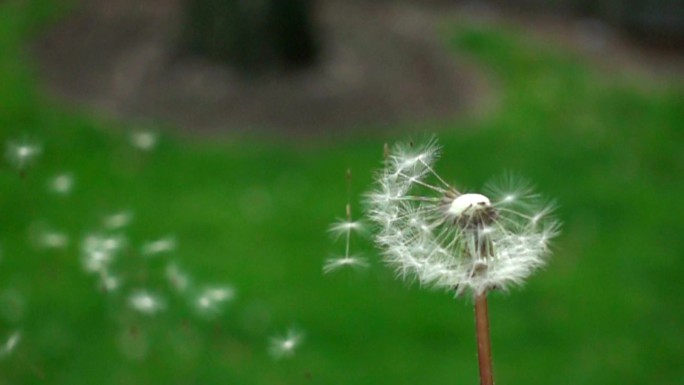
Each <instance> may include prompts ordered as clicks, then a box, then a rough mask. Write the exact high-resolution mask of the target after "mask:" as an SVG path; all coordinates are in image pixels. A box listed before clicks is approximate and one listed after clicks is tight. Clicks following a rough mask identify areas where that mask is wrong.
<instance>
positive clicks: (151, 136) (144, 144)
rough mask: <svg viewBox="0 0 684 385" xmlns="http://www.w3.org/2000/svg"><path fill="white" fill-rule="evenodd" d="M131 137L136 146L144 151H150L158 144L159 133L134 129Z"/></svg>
mask: <svg viewBox="0 0 684 385" xmlns="http://www.w3.org/2000/svg"><path fill="white" fill-rule="evenodd" d="M130 139H131V144H132V145H133V146H134V147H136V148H138V149H140V150H142V151H150V150H152V149H154V147H155V146H156V145H157V139H158V135H157V134H156V133H154V132H152V131H134V132H132V133H131V137H130Z"/></svg>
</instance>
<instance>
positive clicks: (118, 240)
mask: <svg viewBox="0 0 684 385" xmlns="http://www.w3.org/2000/svg"><path fill="white" fill-rule="evenodd" d="M125 244H126V240H125V239H124V238H123V237H120V236H104V235H98V234H91V235H88V236H86V237H85V238H84V239H83V242H82V244H81V253H82V256H81V262H82V265H83V268H84V269H85V270H86V271H87V272H90V273H93V272H101V271H104V270H107V268H108V267H109V266H110V265H111V263H112V262H113V261H114V259H115V258H116V256H117V255H118V253H119V252H120V251H121V250H122V249H123V247H124V246H125Z"/></svg>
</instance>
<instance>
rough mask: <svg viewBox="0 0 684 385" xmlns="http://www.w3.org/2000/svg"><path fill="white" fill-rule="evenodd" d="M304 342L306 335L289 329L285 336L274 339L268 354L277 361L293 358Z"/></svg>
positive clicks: (271, 341)
mask: <svg viewBox="0 0 684 385" xmlns="http://www.w3.org/2000/svg"><path fill="white" fill-rule="evenodd" d="M303 340H304V334H303V333H302V332H301V331H299V330H297V329H289V330H288V331H287V332H286V333H285V334H284V335H279V336H275V337H272V338H271V340H270V344H269V348H268V352H269V354H271V357H273V358H275V359H281V358H287V357H292V356H293V355H294V354H295V352H296V350H297V349H298V348H299V346H300V345H301V343H302V342H303Z"/></svg>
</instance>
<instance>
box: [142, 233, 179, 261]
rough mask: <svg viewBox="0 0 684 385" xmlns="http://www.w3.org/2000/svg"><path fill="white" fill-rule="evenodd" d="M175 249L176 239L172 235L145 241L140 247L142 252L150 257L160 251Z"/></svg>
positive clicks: (166, 251)
mask: <svg viewBox="0 0 684 385" xmlns="http://www.w3.org/2000/svg"><path fill="white" fill-rule="evenodd" d="M175 249H176V239H175V238H174V237H172V236H168V237H164V238H162V239H158V240H156V241H151V242H147V243H145V244H144V245H143V247H142V254H143V255H145V256H148V257H152V256H155V255H158V254H162V253H168V252H170V251H173V250H175Z"/></svg>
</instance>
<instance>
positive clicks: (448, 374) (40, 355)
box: [0, 1, 684, 385]
mask: <svg viewBox="0 0 684 385" xmlns="http://www.w3.org/2000/svg"><path fill="white" fill-rule="evenodd" d="M60 12H61V10H60V9H59V8H58V7H54V4H53V3H51V2H46V1H24V2H22V1H10V2H6V3H3V4H2V5H0V144H2V145H3V146H4V144H5V143H6V142H7V141H8V140H13V139H17V138H18V139H21V138H25V137H28V138H31V139H34V140H37V141H39V142H40V143H41V144H42V146H43V153H42V154H41V156H40V158H39V159H38V161H37V162H36V164H35V165H34V167H31V168H30V169H29V170H28V172H27V174H26V177H25V178H20V176H19V173H18V172H17V171H16V170H15V169H14V168H12V167H10V165H9V164H8V163H7V162H5V161H4V160H3V163H2V164H1V166H0V249H1V252H2V255H1V257H0V338H2V339H4V338H5V336H6V335H8V334H9V333H10V332H11V331H12V330H15V329H20V330H21V331H22V337H23V338H22V340H21V342H20V344H19V345H18V347H17V349H16V351H15V352H14V353H13V354H12V355H10V356H8V357H5V358H3V359H2V360H0V384H34V383H35V384H46V383H47V384H259V385H261V384H263V385H267V384H268V385H273V384H306V383H312V384H314V383H315V384H358V385H365V384H367V385H378V384H393V385H400V384H412V385H415V384H475V383H477V381H478V380H477V360H476V350H475V337H474V326H473V313H472V308H471V303H468V302H467V301H463V300H459V301H455V300H454V299H453V298H452V297H451V295H449V294H446V293H443V292H435V291H430V290H423V289H421V288H419V287H417V286H416V285H407V284H405V283H402V282H400V281H397V280H395V279H394V277H393V273H392V271H390V270H389V269H387V268H385V267H384V266H382V264H381V263H380V262H379V258H378V257H377V254H376V253H375V252H374V251H373V250H372V248H371V247H370V243H369V242H368V241H361V242H357V243H356V244H354V245H353V247H354V249H355V250H357V251H359V252H363V253H364V254H365V255H366V256H367V257H368V258H369V259H370V260H371V261H372V264H371V267H370V269H368V270H367V271H363V272H360V273H359V272H351V271H342V272H338V273H335V274H331V275H328V276H323V275H322V273H321V267H322V264H323V261H324V260H325V258H326V257H328V256H329V255H330V254H331V253H336V252H339V251H341V250H342V247H343V245H342V244H337V243H335V242H333V241H332V240H331V239H330V238H329V237H328V235H327V234H326V228H327V226H328V224H329V223H330V222H331V221H332V220H333V219H335V218H336V217H340V216H342V215H343V214H344V205H345V203H346V202H347V194H346V187H345V185H346V183H345V178H344V172H345V170H346V168H347V167H350V168H351V169H352V170H353V172H354V182H353V190H354V192H355V195H358V193H361V192H363V191H364V190H365V189H366V188H367V187H368V186H369V185H370V182H371V176H372V172H373V170H375V169H376V168H377V167H378V166H379V165H380V160H381V156H382V144H383V143H384V141H403V140H406V139H407V138H408V135H406V134H405V132H406V130H407V129H406V127H401V128H400V129H401V131H400V132H401V134H397V135H396V136H392V137H389V136H388V135H386V134H384V136H385V137H384V138H383V137H382V136H383V135H375V136H374V137H372V138H358V139H354V140H351V139H350V140H346V141H344V142H340V143H331V142H326V143H321V144H318V145H307V146H293V145H292V144H291V143H282V144H277V143H273V142H271V143H262V142H259V141H257V140H255V139H240V138H232V139H231V140H226V141H225V142H220V141H215V140H211V141H209V140H206V139H201V138H197V139H192V140H189V139H188V138H180V137H176V136H174V135H173V134H170V133H166V132H165V133H164V134H163V135H162V136H161V138H160V141H159V144H158V146H157V147H156V148H155V150H154V151H151V152H149V153H144V152H140V151H136V150H134V149H133V148H132V147H131V146H130V143H129V140H128V133H129V132H130V131H131V130H136V129H156V130H158V129H160V128H159V127H151V126H149V127H141V126H132V125H126V124H125V123H121V122H112V121H103V120H102V119H101V118H98V117H97V116H96V115H89V114H87V113H85V112H83V111H81V112H73V111H69V110H68V109H67V108H66V107H63V106H59V105H57V103H55V102H54V101H50V100H48V98H47V97H45V96H44V95H43V94H42V93H41V92H40V91H39V87H38V84H37V77H36V76H35V74H34V71H33V68H32V65H31V61H30V58H29V57H28V55H27V54H26V53H25V50H24V44H25V42H26V40H27V39H28V38H29V37H30V34H31V33H33V31H35V30H36V29H37V28H39V27H40V26H43V25H45V24H46V23H49V22H50V21H52V20H54V18H55V17H56V16H55V15H58V14H59V13H60ZM453 24H454V25H450V26H448V28H446V29H445V31H446V33H445V41H446V42H447V44H446V46H447V47H448V49H450V50H453V51H454V52H458V53H459V54H467V55H468V56H469V57H470V58H471V59H472V60H473V61H474V62H476V63H478V66H481V67H482V68H485V69H486V70H487V71H488V73H489V74H490V75H491V77H492V79H494V80H495V84H497V85H498V86H499V87H500V91H499V92H500V98H501V100H500V103H499V106H498V109H497V110H496V111H494V112H493V113H491V114H490V115H489V116H487V117H485V118H481V119H478V120H468V121H461V122H459V123H448V122H447V123H425V124H422V125H417V126H415V127H412V128H411V131H412V132H414V133H415V134H414V135H413V136H414V137H416V138H419V139H420V138H423V137H429V136H430V135H431V134H437V136H438V137H439V140H440V143H441V144H442V145H443V147H444V155H443V157H442V159H441V160H440V162H439V163H438V170H439V172H440V174H441V175H448V176H451V180H452V181H454V182H455V183H457V184H458V185H459V186H465V187H470V188H475V189H476V188H477V187H478V186H481V184H483V183H484V182H486V181H487V180H488V179H490V177H492V176H496V175H497V174H500V173H502V172H503V171H506V170H509V171H516V172H518V173H520V174H523V175H525V176H527V177H528V178H530V179H531V180H533V181H535V183H536V185H537V186H538V190H540V191H542V192H544V193H545V194H547V195H548V196H550V197H555V198H557V200H558V202H559V203H560V210H559V212H558V215H559V216H560V217H561V219H562V220H563V222H564V231H563V234H562V236H561V237H560V238H559V239H558V241H557V242H556V246H555V249H556V251H555V254H554V257H553V259H552V260H551V263H550V264H549V266H548V267H547V268H546V269H545V271H543V272H541V273H538V274H537V275H535V276H533V277H532V278H531V279H530V281H529V283H528V284H527V285H526V286H525V287H524V289H522V290H521V289H515V290H513V291H512V292H511V293H510V294H495V295H493V296H492V298H491V300H490V316H491V324H492V325H491V326H492V340H493V352H494V366H495V378H496V380H497V383H500V384H525V385H530V384H549V383H554V384H558V385H560V384H572V385H575V384H613V383H620V384H646V383H658V384H682V383H683V382H682V381H684V369H682V361H683V360H684V350H683V349H682V347H683V346H684V328H683V327H682V325H683V324H684V311H683V310H682V301H681V296H682V294H684V279H682V275H683V274H684V262H683V260H682V257H684V238H682V236H681V234H683V233H684V223H683V222H682V219H683V217H682V213H683V212H684V205H683V204H682V203H681V201H679V199H681V197H682V196H684V178H683V175H684V151H683V148H684V147H683V144H684V87H682V83H681V82H680V81H674V80H673V81H671V82H669V83H666V82H659V83H657V84H656V83H654V82H652V81H650V80H648V79H645V78H639V77H628V76H625V75H614V74H610V73H605V72H600V71H598V70H596V69H594V68H592V66H591V65H590V64H589V63H588V62H586V61H585V60H582V59H581V58H579V57H578V56H576V55H571V54H568V53H566V52H561V51H559V50H557V49H555V48H553V47H548V46H544V45H542V44H540V43H535V42H534V41H533V39H531V38H529V37H526V36H525V35H524V34H522V33H521V32H519V31H515V30H511V29H506V28H503V27H495V26H491V27H484V26H480V27H477V26H464V25H457V24H458V23H456V22H454V23H453ZM63 171H69V172H73V174H74V176H75V178H76V183H75V187H74V190H73V193H72V194H71V195H69V196H65V197H58V196H55V195H54V194H50V193H48V192H47V190H46V183H47V180H48V178H50V177H52V176H54V175H55V174H57V173H59V172H63ZM352 203H353V204H355V215H357V216H358V214H359V211H360V210H359V208H360V205H359V204H358V202H352ZM121 210H131V212H133V213H134V218H133V221H132V222H131V224H130V226H128V227H126V228H125V229H124V230H123V233H124V234H125V235H126V237H127V238H128V239H129V245H130V246H129V249H128V250H129V251H130V252H129V253H126V254H125V255H123V256H122V257H121V258H122V259H123V261H124V262H122V263H123V264H124V266H125V269H127V270H126V271H127V274H126V275H125V277H124V278H125V280H126V281H125V282H124V286H123V288H122V291H121V292H114V293H110V294H106V293H103V292H102V291H100V290H98V288H97V280H96V278H95V277H93V276H91V275H87V274H85V273H84V272H83V270H82V268H81V260H80V258H81V251H80V242H81V239H82V238H83V236H85V235H86V234H88V233H90V232H92V231H94V230H96V229H97V228H98V226H99V224H100V222H101V220H102V218H103V217H104V216H106V215H108V214H111V213H113V212H117V211H121ZM40 221H42V222H45V223H49V224H50V225H52V226H54V227H55V228H58V229H60V230H63V231H65V232H67V233H68V234H69V235H70V238H71V243H70V245H69V246H68V247H67V248H66V249H65V250H63V251H45V250H37V249H36V248H35V247H33V246H32V245H31V242H30V237H29V229H30V228H31V227H32V226H33V224H35V223H37V222H40ZM167 234H173V235H175V237H176V239H177V240H178V249H177V250H176V251H174V252H173V253H171V255H169V256H164V257H159V258H160V259H159V260H151V261H149V262H146V263H145V262H141V261H143V259H142V258H141V257H140V256H139V255H137V254H136V253H135V252H133V251H134V250H137V249H138V248H139V247H140V245H141V244H142V243H143V242H144V241H146V240H150V239H156V238H159V237H162V236H165V235H167ZM164 259H170V260H174V261H176V262H177V263H178V264H179V265H181V266H183V267H184V268H185V269H186V270H187V272H188V273H189V274H190V275H191V276H192V277H194V278H195V279H196V280H197V282H207V283H229V284H231V285H233V286H234V287H235V288H236V290H237V297H236V299H235V301H233V302H232V303H231V304H229V305H228V306H227V308H226V309H225V312H224V313H222V314H221V315H219V316H218V317H216V318H215V319H212V320H207V319H203V318H201V317H197V316H196V315H195V314H194V313H193V312H192V311H190V310H189V308H188V306H187V304H186V303H185V302H184V300H183V299H182V298H181V297H178V296H175V297H174V296H173V295H172V294H171V291H170V290H169V289H168V288H166V289H165V286H164V285H162V284H161V283H160V282H158V281H159V275H160V274H162V271H161V270H162V269H163V264H164V262H165V261H164ZM136 285H137V286H136ZM154 285H157V287H159V288H160V289H159V291H160V292H162V293H163V294H164V295H167V296H168V298H169V303H168V309H167V310H166V311H165V312H163V313H161V314H158V315H155V316H152V317H150V316H141V315H136V314H135V313H132V312H131V311H130V310H128V309H127V308H126V306H125V298H124V295H125V294H126V293H127V290H130V289H132V288H134V287H147V286H154ZM164 290H165V291H164ZM291 326H296V327H298V328H299V329H301V330H303V331H304V332H305V333H306V338H305V341H304V343H303V344H302V346H301V348H300V349H299V350H298V351H297V354H296V355H295V356H293V357H291V358H289V359H283V360H277V361H276V360H273V359H272V358H271V357H270V356H269V354H268V343H269V338H270V337H271V336H272V335H274V334H278V333H283V332H284V331H285V330H287V329H288V328H289V327H291ZM141 352H142V353H144V354H142V353H141Z"/></svg>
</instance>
